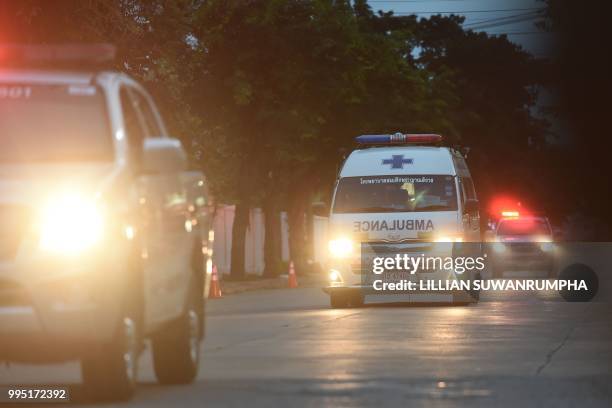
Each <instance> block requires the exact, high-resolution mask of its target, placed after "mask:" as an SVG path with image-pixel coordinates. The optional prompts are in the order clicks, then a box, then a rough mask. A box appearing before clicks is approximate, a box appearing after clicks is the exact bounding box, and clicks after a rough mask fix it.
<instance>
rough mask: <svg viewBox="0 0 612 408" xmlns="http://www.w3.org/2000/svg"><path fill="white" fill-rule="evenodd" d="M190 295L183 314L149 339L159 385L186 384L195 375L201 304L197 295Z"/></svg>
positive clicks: (199, 337)
mask: <svg viewBox="0 0 612 408" xmlns="http://www.w3.org/2000/svg"><path fill="white" fill-rule="evenodd" d="M191 292H192V293H191V295H190V296H189V301H188V303H187V310H186V311H185V313H184V314H183V315H182V316H181V317H180V318H178V319H177V320H175V321H173V322H171V323H170V324H169V325H168V326H166V327H165V328H164V329H163V330H162V331H160V332H158V333H157V334H156V335H155V336H154V337H153V366H154V369H155V376H156V377H157V381H158V382H159V383H160V384H189V383H191V382H193V380H194V379H195V378H196V376H197V374H198V367H199V364H200V340H201V335H200V330H201V329H200V328H201V327H202V324H201V319H203V318H204V316H203V313H202V306H201V305H202V303H203V302H202V301H201V297H202V295H201V294H199V293H197V294H196V292H197V291H196V290H192V291H191ZM198 305H199V306H198Z"/></svg>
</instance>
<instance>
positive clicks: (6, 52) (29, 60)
mask: <svg viewBox="0 0 612 408" xmlns="http://www.w3.org/2000/svg"><path fill="white" fill-rule="evenodd" d="M115 53H116V49H115V47H114V46H113V45H111V44H54V45H37V44H0V65H28V64H40V63H46V64H65V63H89V64H99V63H103V62H112V61H113V60H114V59H115Z"/></svg>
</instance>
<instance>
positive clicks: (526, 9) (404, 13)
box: [393, 8, 542, 15]
mask: <svg viewBox="0 0 612 408" xmlns="http://www.w3.org/2000/svg"><path fill="white" fill-rule="evenodd" d="M529 10H537V11H539V10H542V9H541V8H517V9H499V10H452V11H442V10H437V11H401V12H393V14H395V15H410V14H442V13H453V14H471V13H498V12H510V11H512V12H514V11H529Z"/></svg>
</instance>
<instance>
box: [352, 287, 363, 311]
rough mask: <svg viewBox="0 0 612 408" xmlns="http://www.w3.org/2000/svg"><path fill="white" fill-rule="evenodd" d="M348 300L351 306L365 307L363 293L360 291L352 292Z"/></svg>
mask: <svg viewBox="0 0 612 408" xmlns="http://www.w3.org/2000/svg"><path fill="white" fill-rule="evenodd" d="M348 301H349V305H350V306H351V307H363V303H364V296H363V293H361V292H360V291H359V292H355V293H352V294H351V296H350V297H349V300H348Z"/></svg>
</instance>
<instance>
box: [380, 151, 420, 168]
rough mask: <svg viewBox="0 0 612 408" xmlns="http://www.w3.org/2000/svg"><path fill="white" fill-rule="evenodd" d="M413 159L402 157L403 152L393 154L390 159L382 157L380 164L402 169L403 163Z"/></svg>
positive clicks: (408, 162) (410, 162) (410, 161)
mask: <svg viewBox="0 0 612 408" xmlns="http://www.w3.org/2000/svg"><path fill="white" fill-rule="evenodd" d="M413 162H414V160H413V159H404V155H403V154H394V155H392V156H391V158H390V159H383V161H382V164H390V165H391V168H392V169H403V168H404V164H412V163H413Z"/></svg>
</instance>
